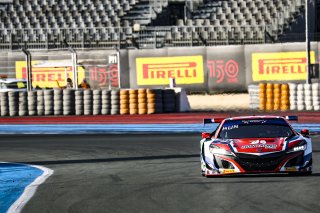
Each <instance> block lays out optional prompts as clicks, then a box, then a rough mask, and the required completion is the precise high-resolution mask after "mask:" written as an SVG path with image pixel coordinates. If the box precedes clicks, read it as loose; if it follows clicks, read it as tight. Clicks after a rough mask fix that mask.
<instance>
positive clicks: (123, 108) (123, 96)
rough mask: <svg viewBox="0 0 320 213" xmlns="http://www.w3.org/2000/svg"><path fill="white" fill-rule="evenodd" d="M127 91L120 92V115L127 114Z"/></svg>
mask: <svg viewBox="0 0 320 213" xmlns="http://www.w3.org/2000/svg"><path fill="white" fill-rule="evenodd" d="M129 112H130V110H129V90H121V91H120V114H121V115H127V114H129Z"/></svg>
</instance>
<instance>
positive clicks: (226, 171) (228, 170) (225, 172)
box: [222, 169, 236, 174]
mask: <svg viewBox="0 0 320 213" xmlns="http://www.w3.org/2000/svg"><path fill="white" fill-rule="evenodd" d="M234 172H236V170H235V169H224V170H222V173H223V174H230V173H234Z"/></svg>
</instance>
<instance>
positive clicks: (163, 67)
mask: <svg viewBox="0 0 320 213" xmlns="http://www.w3.org/2000/svg"><path fill="white" fill-rule="evenodd" d="M136 69H137V84H138V85H168V84H169V78H175V79H176V83H177V84H197V83H199V84H201V83H203V82H204V72H203V58H202V56H181V57H157V58H137V59H136Z"/></svg>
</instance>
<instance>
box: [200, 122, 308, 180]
mask: <svg viewBox="0 0 320 213" xmlns="http://www.w3.org/2000/svg"><path fill="white" fill-rule="evenodd" d="M291 120H298V117H297V116H286V117H281V116H242V117H233V118H225V119H224V118H220V119H219V118H218V119H204V124H208V123H219V125H218V127H217V128H216V130H215V131H213V132H204V133H202V140H201V141H200V148H201V153H200V154H201V156H200V159H201V174H202V175H203V176H206V177H208V176H224V175H239V174H260V173H290V174H292V173H294V174H303V175H310V174H312V143H311V139H310V137H309V130H307V129H302V130H301V132H300V133H298V132H296V131H295V130H294V129H293V128H292V126H291V125H290V124H289V122H288V121H291Z"/></svg>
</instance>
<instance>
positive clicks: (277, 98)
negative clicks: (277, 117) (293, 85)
mask: <svg viewBox="0 0 320 213" xmlns="http://www.w3.org/2000/svg"><path fill="white" fill-rule="evenodd" d="M280 105H281V85H280V84H273V110H280Z"/></svg>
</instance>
